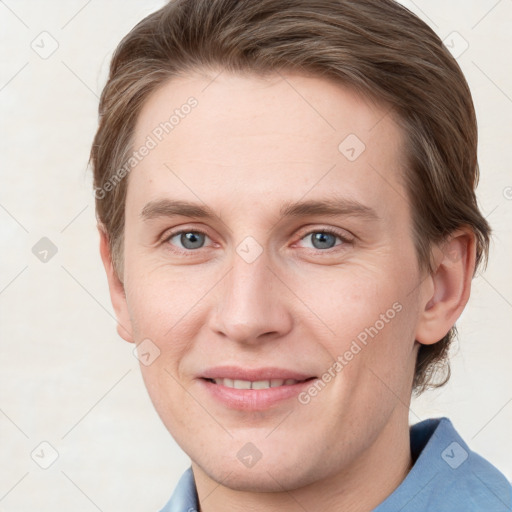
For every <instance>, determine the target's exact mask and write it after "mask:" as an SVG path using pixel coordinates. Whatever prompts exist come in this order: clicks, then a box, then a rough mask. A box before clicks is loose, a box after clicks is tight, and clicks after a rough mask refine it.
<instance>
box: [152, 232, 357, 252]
mask: <svg viewBox="0 0 512 512" xmlns="http://www.w3.org/2000/svg"><path fill="white" fill-rule="evenodd" d="M183 233H199V234H201V235H204V236H206V237H208V233H206V232H205V231H203V230H201V229H197V228H194V229H180V230H178V231H171V232H167V233H165V234H164V235H163V237H162V238H161V242H162V243H167V245H169V246H170V245H171V244H170V243H169V240H170V239H171V238H174V237H175V236H176V235H181V234H183ZM313 233H323V234H325V235H332V236H334V237H337V238H339V239H340V240H341V242H342V243H341V244H339V245H335V246H334V247H329V248H328V249H323V250H322V249H316V250H315V249H312V250H315V252H316V253H317V254H320V253H330V251H331V250H332V249H335V248H336V247H340V246H343V245H345V244H349V243H353V242H354V240H353V239H351V238H348V237H347V236H345V235H344V234H342V233H340V232H339V231H337V230H335V229H333V228H321V229H312V230H310V231H307V232H305V233H304V234H302V235H301V236H300V237H299V241H300V240H303V239H304V238H306V237H307V236H308V235H312V234H313ZM199 249H204V247H200V248H199ZM199 249H180V248H177V247H174V246H173V249H170V250H171V251H173V252H178V253H179V254H183V255H185V256H193V255H194V253H195V252H197V251H198V250H199Z"/></svg>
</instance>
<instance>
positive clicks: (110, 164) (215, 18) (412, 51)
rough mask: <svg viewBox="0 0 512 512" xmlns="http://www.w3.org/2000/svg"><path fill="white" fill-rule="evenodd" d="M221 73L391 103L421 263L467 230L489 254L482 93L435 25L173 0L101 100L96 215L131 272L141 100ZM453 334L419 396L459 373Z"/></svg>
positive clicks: (136, 41)
mask: <svg viewBox="0 0 512 512" xmlns="http://www.w3.org/2000/svg"><path fill="white" fill-rule="evenodd" d="M215 69H221V70H228V71H232V72H235V73H257V74H262V75H263V74H269V73H273V72H280V71H299V72H303V73H308V74H314V75H316V76H321V77H325V78H326V79H333V80H335V81H337V82H338V83H340V84H342V85H344V86H348V87H350V88H352V89H354V90H356V91H358V92H360V93H362V94H364V95H366V96H368V97H371V98H374V99H375V98H376V99H377V101H380V102H382V103H383V104H385V105H388V106H389V107H390V108H391V111H392V112H393V114H394V116H395V117H396V119H397V121H398V123H399V124H400V126H401V127H402V129H403V131H404V134H405V139H406V144H405V146H406V147H405V152H406V155H405V156H406V160H407V166H406V167H407V169H406V171H405V176H404V177H405V180H406V185H407V190H408V199H409V202H410V204H411V208H412V217H413V226H414V233H413V237H414V243H415V246H416V249H417V254H418V260H419V263H420V265H421V267H422V268H423V269H427V270H429V271H431V268H430V255H431V247H432V245H433V244H435V243H439V242H442V241H443V239H445V238H446V237H447V235H449V234H450V233H452V232H453V231H454V230H456V229H457V228H460V227H462V226H466V227H469V228H471V229H472V230H473V232H474V233H475V235H476V246H477V265H478V264H479V263H481V262H482V260H486V258H487V253H488V246H489V237H490V228H489V225H488V224H487V222H486V220H485V218H484V217H483V216H482V215H481V213H480V211H479V209H478V205H477V201H476V196H475V188H476V185H477V182H478V173H479V171H478V162H477V125H476V117H475V111H474V106H473V102H472V98H471V93H470V90H469V87H468V85H467V82H466V80H465V78H464V75H463V73H462V71H461V69H460V67H459V66H458V64H457V62H456V60H455V59H454V58H453V57H452V55H451V54H450V53H449V52H448V50H447V49H446V48H445V46H444V45H443V43H442V41H441V40H440V39H439V37H438V36H437V35H436V34H435V33H434V32H433V31H432V29H430V28H429V27H428V25H426V24H425V23H424V22H423V21H421V20H420V19H419V18H418V17H417V16H416V15H414V14H413V13H411V12H410V11H409V10H407V9H406V8H405V7H403V6H401V5H399V4H397V3H396V2H394V1H392V0H257V1H255V0H174V1H171V2H170V3H168V4H167V5H165V6H164V7H163V8H161V9H160V10H158V11H157V12H155V13H153V14H151V15H149V16H148V17H147V18H145V19H144V20H142V21H141V22H140V23H139V24H138V25H137V26H135V27H134V28H133V30H132V31H131V32H130V33H129V34H128V35H127V36H126V37H125V38H124V39H123V40H122V41H121V43H120V44H119V46H118V48H117V50H116V51H115V54H114V56H113V58H112V62H111V66H110V75H109V78H108V82H107V84H106V86H105V88H104V89H103V92H102V95H101V100H100V106H99V113H100V123H99V128H98V131H97V133H96V136H95V139H94V143H93V146H92V150H91V161H92V165H93V170H94V186H95V191H96V194H95V195H96V212H97V217H98V221H99V223H100V224H101V225H102V226H103V228H104V230H105V231H106V233H107V235H108V238H109V244H110V249H111V254H112V259H113V264H114V266H115V268H116V272H118V275H119V276H120V278H121V279H122V270H120V269H122V258H123V256H122V246H123V232H124V208H125V198H126V190H127V181H128V180H127V179H122V178H123V177H124V174H126V171H125V172H124V174H123V175H122V176H121V179H119V176H120V175H119V173H118V174H117V181H116V179H115V178H116V171H118V170H119V169H122V168H123V165H124V164H125V162H126V161H127V159H128V157H129V154H130V151H131V143H132V137H133V131H134V126H135V123H136V120H137V117H138V115H139V113H140V111H141V108H142V106H143V105H144V103H145V101H146V100H147V99H148V97H149V96H150V95H151V93H153V92H154V91H155V90H156V89H157V88H158V87H159V86H161V85H163V84H164V83H165V82H167V81H168V80H169V79H171V78H172V77H176V76H178V75H183V74H186V73H188V72H194V71H199V70H202V71H204V70H215ZM113 183H114V184H115V186H112V184H113ZM107 184H110V186H109V187H108V188H107V187H106V185H107ZM107 190H108V193H106V191H107ZM454 335H455V327H453V328H452V329H451V330H450V332H449V333H448V334H447V335H446V336H445V337H444V338H443V339H442V340H440V341H439V342H438V343H435V344H433V345H421V347H420V350H419V352H418V358H417V362H416V369H415V376H414V382H413V389H414V391H415V392H416V394H420V393H421V392H422V391H423V390H424V389H427V387H438V386H441V385H443V384H444V383H445V382H446V381H447V380H448V378H449V376H450V368H449V364H448V359H447V354H448V348H449V346H450V343H451V341H452V339H453V337H454ZM439 376H441V379H440V378H439Z"/></svg>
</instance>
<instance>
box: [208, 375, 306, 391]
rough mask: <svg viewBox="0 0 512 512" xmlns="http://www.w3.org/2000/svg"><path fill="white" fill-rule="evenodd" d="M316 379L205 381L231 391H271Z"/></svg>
mask: <svg viewBox="0 0 512 512" xmlns="http://www.w3.org/2000/svg"><path fill="white" fill-rule="evenodd" d="M314 379H316V377H310V378H308V379H302V380H297V379H268V380H255V381H250V380H241V379H227V378H216V379H209V378H205V379H204V380H206V381H208V382H211V383H212V384H217V385H219V386H225V387H227V388H231V389H269V388H279V387H283V386H294V385H295V384H301V383H303V382H308V381H310V380H314Z"/></svg>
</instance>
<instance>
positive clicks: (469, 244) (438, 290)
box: [416, 229, 476, 345]
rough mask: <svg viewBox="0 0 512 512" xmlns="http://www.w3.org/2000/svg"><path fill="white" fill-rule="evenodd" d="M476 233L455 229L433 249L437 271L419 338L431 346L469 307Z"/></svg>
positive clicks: (426, 300)
mask: <svg viewBox="0 0 512 512" xmlns="http://www.w3.org/2000/svg"><path fill="white" fill-rule="evenodd" d="M475 258H476V244H475V235H474V233H473V232H472V231H471V230H469V229H460V230H458V231H456V232H454V233H453V234H452V235H451V236H450V237H449V238H448V240H446V241H445V242H444V243H443V244H442V245H441V246H439V247H436V248H435V249H434V260H435V263H434V265H435V266H434V268H435V270H434V271H433V273H432V274H431V275H430V277H429V279H428V280H427V285H428V288H427V286H425V290H428V291H427V292H426V293H428V295H427V296H426V297H423V299H422V301H423V302H422V304H423V305H422V308H423V309H422V312H421V318H420V321H419V323H418V328H417V332H416V340H417V341H418V342H419V343H422V344H424V345H431V344H433V343H436V342H438V341H439V340H441V339H442V338H443V337H444V336H445V335H446V334H447V333H448V331H449V330H450V329H451V328H452V327H453V325H454V324H455V322H456V320H457V319H458V318H459V316H460V314H461V313H462V311H463V309H464V307H465V306H466V304H467V302H468V299H469V294H470V291H471V280H472V278H473V273H474V270H475Z"/></svg>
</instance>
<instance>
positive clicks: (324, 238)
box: [301, 229, 350, 250]
mask: <svg viewBox="0 0 512 512" xmlns="http://www.w3.org/2000/svg"><path fill="white" fill-rule="evenodd" d="M301 240H303V241H306V242H308V241H309V243H310V244H311V245H310V246H309V247H308V246H306V247H308V248H310V249H316V250H322V249H332V248H333V247H336V246H338V245H343V244H344V243H346V242H349V241H350V240H347V238H346V237H345V236H343V235H342V234H341V233H338V232H336V231H333V230H330V229H318V230H315V231H310V232H309V233H307V234H306V236H303V237H302V238H301ZM337 240H339V241H340V242H339V243H336V241H337Z"/></svg>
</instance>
